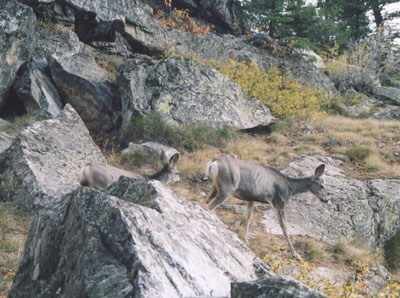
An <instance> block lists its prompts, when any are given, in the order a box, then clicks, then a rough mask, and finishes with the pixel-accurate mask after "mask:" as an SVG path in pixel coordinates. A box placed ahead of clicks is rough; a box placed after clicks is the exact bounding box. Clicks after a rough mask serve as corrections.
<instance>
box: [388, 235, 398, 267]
mask: <svg viewBox="0 0 400 298" xmlns="http://www.w3.org/2000/svg"><path fill="white" fill-rule="evenodd" d="M385 261H386V263H387V265H388V266H389V268H390V269H392V270H393V271H397V272H398V271H399V270H400V230H398V231H397V233H396V234H394V235H393V237H392V238H391V239H390V240H389V241H388V242H387V243H386V246H385Z"/></svg>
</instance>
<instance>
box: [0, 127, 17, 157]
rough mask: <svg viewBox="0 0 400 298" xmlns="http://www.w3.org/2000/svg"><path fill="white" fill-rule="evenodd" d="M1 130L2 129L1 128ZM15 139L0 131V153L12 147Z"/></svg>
mask: <svg viewBox="0 0 400 298" xmlns="http://www.w3.org/2000/svg"><path fill="white" fill-rule="evenodd" d="M0 130H1V128H0ZM13 140H14V138H13V137H11V136H9V135H8V134H7V133H5V132H2V131H0V153H1V152H3V151H4V150H6V149H7V148H8V147H10V146H11V144H12V141H13Z"/></svg>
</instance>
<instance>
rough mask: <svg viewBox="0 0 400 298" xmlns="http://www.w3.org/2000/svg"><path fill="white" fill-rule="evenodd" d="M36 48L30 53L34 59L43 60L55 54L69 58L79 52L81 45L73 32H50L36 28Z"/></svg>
mask: <svg viewBox="0 0 400 298" xmlns="http://www.w3.org/2000/svg"><path fill="white" fill-rule="evenodd" d="M37 30H38V34H37V40H38V42H37V46H36V49H35V51H34V52H33V53H32V55H33V57H34V58H35V59H39V60H43V59H46V58H47V57H49V56H51V55H53V54H57V55H58V56H64V57H71V56H73V55H75V54H78V53H79V52H80V51H81V44H80V41H79V38H78V36H77V35H76V33H75V32H71V31H65V30H60V31H57V30H50V29H46V28H42V27H37Z"/></svg>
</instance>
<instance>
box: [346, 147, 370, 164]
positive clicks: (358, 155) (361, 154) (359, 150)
mask: <svg viewBox="0 0 400 298" xmlns="http://www.w3.org/2000/svg"><path fill="white" fill-rule="evenodd" d="M370 154H371V149H369V148H366V147H361V146H352V147H350V148H348V149H347V150H346V155H347V156H348V157H349V158H350V160H351V161H364V160H365V159H366V158H367V157H368V156H369V155H370Z"/></svg>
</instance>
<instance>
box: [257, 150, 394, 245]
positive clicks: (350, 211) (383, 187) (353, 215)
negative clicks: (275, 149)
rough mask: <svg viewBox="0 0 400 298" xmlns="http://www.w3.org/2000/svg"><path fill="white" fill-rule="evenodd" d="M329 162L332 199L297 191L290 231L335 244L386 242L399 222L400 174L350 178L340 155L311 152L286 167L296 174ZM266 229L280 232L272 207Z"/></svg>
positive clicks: (289, 215) (326, 177)
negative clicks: (326, 200)
mask: <svg viewBox="0 0 400 298" xmlns="http://www.w3.org/2000/svg"><path fill="white" fill-rule="evenodd" d="M321 163H324V164H326V170H325V174H324V176H323V180H324V182H325V186H326V190H327V193H328V198H329V200H330V202H329V203H328V204H324V203H321V202H320V201H319V200H318V199H317V198H315V197H314V196H313V195H312V194H309V193H308V194H300V195H296V196H294V197H293V198H292V199H291V200H290V201H289V204H288V205H287V208H286V213H285V214H286V222H287V228H288V232H289V234H292V235H307V236H311V237H313V238H316V239H319V240H322V241H325V242H327V243H330V244H334V243H336V242H338V241H343V240H345V241H351V240H354V239H360V240H362V241H364V242H365V243H366V244H369V245H371V246H376V245H378V246H384V244H385V243H386V241H387V240H388V239H389V238H390V237H391V236H392V235H394V233H395V232H396V231H397V230H398V229H399V228H400V216H399V214H400V194H399V192H398V190H399V189H400V180H396V179H386V180H382V179H374V180H369V181H361V180H357V179H351V178H347V177H346V176H345V175H344V173H343V171H342V170H340V169H339V168H338V165H339V163H340V162H339V161H337V160H334V159H331V158H328V157H319V156H314V157H307V158H305V159H303V160H299V161H297V162H293V163H291V164H290V165H289V168H288V169H286V170H285V171H284V172H285V173H286V174H288V175H291V176H293V177H300V176H305V175H309V174H311V173H312V172H313V170H314V169H315V168H316V167H317V166H318V165H320V164H321ZM263 223H264V225H265V227H266V230H267V231H268V232H271V233H276V234H281V233H282V232H281V229H280V226H279V224H278V222H277V219H276V215H275V213H274V212H273V210H268V211H267V212H266V213H265V215H264V218H263Z"/></svg>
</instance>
